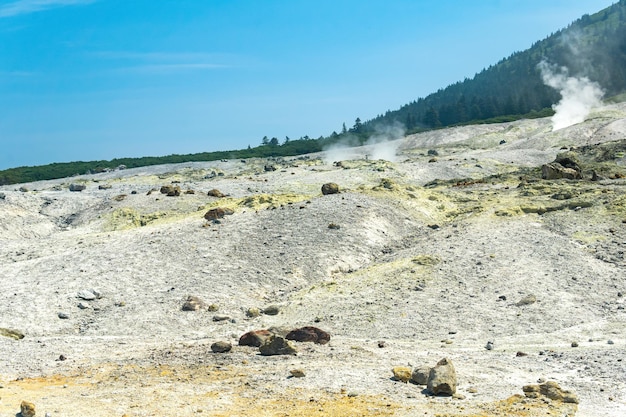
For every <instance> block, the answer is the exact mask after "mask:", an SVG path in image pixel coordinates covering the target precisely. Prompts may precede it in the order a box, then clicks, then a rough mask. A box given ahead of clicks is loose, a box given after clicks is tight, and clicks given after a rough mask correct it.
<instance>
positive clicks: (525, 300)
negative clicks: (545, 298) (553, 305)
mask: <svg viewBox="0 0 626 417" xmlns="http://www.w3.org/2000/svg"><path fill="white" fill-rule="evenodd" d="M536 302H537V297H535V295H534V294H528V295H527V296H526V297H524V298H522V299H521V300H519V301H518V302H517V303H515V305H516V306H518V307H522V306H527V305H531V304H534V303H536Z"/></svg>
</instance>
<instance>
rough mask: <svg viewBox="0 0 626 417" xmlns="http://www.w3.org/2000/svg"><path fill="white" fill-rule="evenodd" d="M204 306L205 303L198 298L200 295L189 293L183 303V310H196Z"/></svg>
mask: <svg viewBox="0 0 626 417" xmlns="http://www.w3.org/2000/svg"><path fill="white" fill-rule="evenodd" d="M205 306H206V304H205V303H204V301H202V299H200V297H196V296H195V295H190V296H189V297H187V300H185V302H184V303H183V311H198V310H200V309H204V308H205Z"/></svg>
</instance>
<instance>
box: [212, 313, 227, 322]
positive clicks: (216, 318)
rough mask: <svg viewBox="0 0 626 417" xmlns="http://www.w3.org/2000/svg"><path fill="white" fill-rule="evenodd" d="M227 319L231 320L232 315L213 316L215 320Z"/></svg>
mask: <svg viewBox="0 0 626 417" xmlns="http://www.w3.org/2000/svg"><path fill="white" fill-rule="evenodd" d="M226 320H230V316H227V315H224V314H216V315H215V316H213V321H226Z"/></svg>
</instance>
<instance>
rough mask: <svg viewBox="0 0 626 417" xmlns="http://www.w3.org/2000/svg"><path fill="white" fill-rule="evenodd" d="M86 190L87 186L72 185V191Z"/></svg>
mask: <svg viewBox="0 0 626 417" xmlns="http://www.w3.org/2000/svg"><path fill="white" fill-rule="evenodd" d="M85 189H87V186H86V185H85V184H74V183H72V184H70V191H74V192H81V191H83V190H85Z"/></svg>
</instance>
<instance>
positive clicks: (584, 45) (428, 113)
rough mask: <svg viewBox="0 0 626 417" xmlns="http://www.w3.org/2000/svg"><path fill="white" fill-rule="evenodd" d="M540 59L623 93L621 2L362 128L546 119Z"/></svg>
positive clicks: (625, 12)
mask: <svg viewBox="0 0 626 417" xmlns="http://www.w3.org/2000/svg"><path fill="white" fill-rule="evenodd" d="M541 61H547V62H549V63H551V64H555V65H558V66H559V67H562V66H565V67H567V69H568V73H569V75H571V76H575V77H587V78H589V79H590V80H591V81H595V82H597V83H599V84H600V86H601V87H602V88H603V89H604V91H605V96H606V97H611V96H616V95H618V94H620V93H623V92H624V91H626V0H621V1H619V2H618V3H615V4H613V5H612V6H610V7H608V8H606V9H604V10H602V11H600V12H598V13H596V14H593V15H584V16H582V17H581V18H580V19H578V20H577V21H575V22H573V23H572V24H570V25H569V26H568V27H567V28H564V29H562V30H559V31H558V32H556V33H554V34H552V35H551V36H549V37H548V38H546V39H544V40H541V41H538V42H536V43H535V44H533V45H532V47H531V48H529V49H527V50H525V51H523V52H515V53H513V54H512V55H511V56H509V57H508V58H505V59H502V60H501V61H500V62H498V63H497V64H495V65H492V66H490V67H489V68H485V69H483V70H482V71H481V72H479V73H478V74H476V75H475V76H474V77H473V78H471V79H469V78H466V79H465V80H463V81H459V82H457V83H455V84H452V85H450V86H448V87H446V88H444V89H440V90H439V91H437V92H436V93H433V94H431V95H429V96H427V97H425V98H419V99H418V100H416V101H413V102H411V103H409V104H406V105H404V106H402V107H401V108H400V109H398V110H395V111H387V112H386V113H385V114H384V115H379V116H378V117H376V118H374V119H372V120H369V121H367V122H365V123H364V124H363V128H364V129H365V130H366V131H374V129H375V127H376V126H377V125H380V124H390V123H402V124H403V125H404V126H405V127H406V129H407V131H409V132H412V131H419V130H420V129H432V128H438V127H446V126H454V125H459V124H468V123H483V122H485V121H506V120H513V119H516V118H519V117H520V116H524V117H528V118H532V117H542V116H545V115H547V114H549V113H550V110H551V106H552V105H553V104H554V103H556V102H558V101H559V99H560V96H559V94H558V92H557V91H555V90H554V89H552V88H550V87H547V86H545V85H544V84H543V82H542V79H541V74H540V71H539V69H538V64H539V63H540V62H541Z"/></svg>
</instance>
